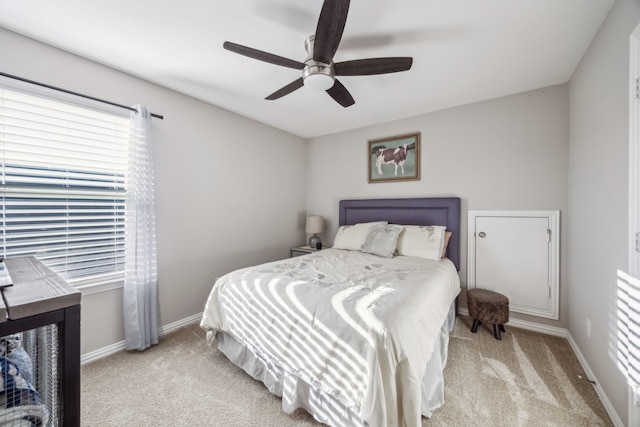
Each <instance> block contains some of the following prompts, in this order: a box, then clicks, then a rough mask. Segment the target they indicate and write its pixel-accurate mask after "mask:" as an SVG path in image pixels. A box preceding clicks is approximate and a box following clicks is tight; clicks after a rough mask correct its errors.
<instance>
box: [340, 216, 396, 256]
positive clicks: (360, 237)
mask: <svg viewBox="0 0 640 427" xmlns="http://www.w3.org/2000/svg"><path fill="white" fill-rule="evenodd" d="M386 223H387V221H375V222H362V223H359V224H354V225H343V226H341V227H340V228H338V232H337V233H336V237H335V239H333V246H332V248H333V249H347V250H349V251H359V250H361V249H362V245H364V242H365V240H367V236H368V235H369V228H370V227H371V226H372V225H379V224H383V225H384V224H386Z"/></svg>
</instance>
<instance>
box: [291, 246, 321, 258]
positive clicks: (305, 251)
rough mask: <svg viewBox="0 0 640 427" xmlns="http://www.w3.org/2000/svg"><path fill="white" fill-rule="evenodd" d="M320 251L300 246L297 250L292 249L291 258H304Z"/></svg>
mask: <svg viewBox="0 0 640 427" xmlns="http://www.w3.org/2000/svg"><path fill="white" fill-rule="evenodd" d="M325 249H327V248H325ZM317 251H318V249H314V248H312V247H311V246H308V245H307V246H298V247H297V248H291V258H293V257H295V256H302V255H306V254H310V253H312V252H317Z"/></svg>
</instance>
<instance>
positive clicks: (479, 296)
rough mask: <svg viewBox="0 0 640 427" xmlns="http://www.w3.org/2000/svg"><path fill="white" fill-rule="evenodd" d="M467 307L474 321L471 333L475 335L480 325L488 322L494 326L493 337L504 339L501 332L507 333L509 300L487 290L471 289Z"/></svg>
mask: <svg viewBox="0 0 640 427" xmlns="http://www.w3.org/2000/svg"><path fill="white" fill-rule="evenodd" d="M467 306H468V307H469V316H471V318H472V319H473V326H471V332H473V333H474V334H475V333H476V331H477V330H478V326H480V323H482V322H487V323H491V324H493V336H494V337H495V338H496V339H497V340H501V339H502V338H500V332H505V330H504V324H505V323H507V322H508V321H509V298H507V297H506V296H504V295H502V294H500V293H498V292H494V291H489V290H487V289H478V288H475V289H469V290H468V291H467Z"/></svg>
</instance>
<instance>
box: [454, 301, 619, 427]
mask: <svg viewBox="0 0 640 427" xmlns="http://www.w3.org/2000/svg"><path fill="white" fill-rule="evenodd" d="M458 314H461V315H463V316H468V315H469V311H468V310H467V309H466V308H459V309H458ZM506 326H513V327H514V328H520V329H527V330H529V331H534V332H540V333H542V334H547V335H553V336H556V337H562V338H566V339H567V341H569V345H570V346H571V349H572V350H573V352H574V353H575V354H576V357H577V358H578V361H579V362H580V365H582V369H584V372H585V374H586V375H587V378H589V379H590V380H593V381H595V384H594V385H593V387H594V388H595V390H596V393H597V394H598V397H599V398H600V400H601V401H602V404H603V406H604V408H605V410H606V411H607V413H608V414H609V417H610V418H611V422H612V423H613V424H614V425H615V426H616V427H625V425H624V423H623V422H622V420H621V419H620V416H619V415H618V413H617V412H616V410H615V409H614V407H613V405H612V404H611V401H610V400H609V398H608V397H607V395H606V394H605V392H604V389H603V388H602V387H601V386H600V383H599V382H598V380H597V379H596V376H595V374H594V373H593V371H592V370H591V367H590V366H589V364H588V363H587V359H585V358H584V356H583V355H582V352H581V351H580V348H579V347H578V344H576V342H575V340H574V339H573V337H572V336H571V334H570V333H569V331H568V330H566V329H564V328H558V327H555V326H549V325H543V324H540V323H535V322H529V321H526V320H519V319H510V320H509V322H508V323H507V325H506Z"/></svg>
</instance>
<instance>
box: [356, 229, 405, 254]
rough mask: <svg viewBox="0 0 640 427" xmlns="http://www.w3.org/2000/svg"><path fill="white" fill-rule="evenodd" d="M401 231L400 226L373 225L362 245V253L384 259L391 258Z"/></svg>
mask: <svg viewBox="0 0 640 427" xmlns="http://www.w3.org/2000/svg"><path fill="white" fill-rule="evenodd" d="M401 231H402V226H401V225H396V224H384V225H382V224H381V225H374V226H372V227H371V228H370V229H369V234H368V235H367V239H366V240H365V242H364V244H363V245H362V252H364V253H367V254H372V255H377V256H380V257H384V258H393V254H394V253H395V251H396V245H397V243H398V236H399V235H400V232H401Z"/></svg>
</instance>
